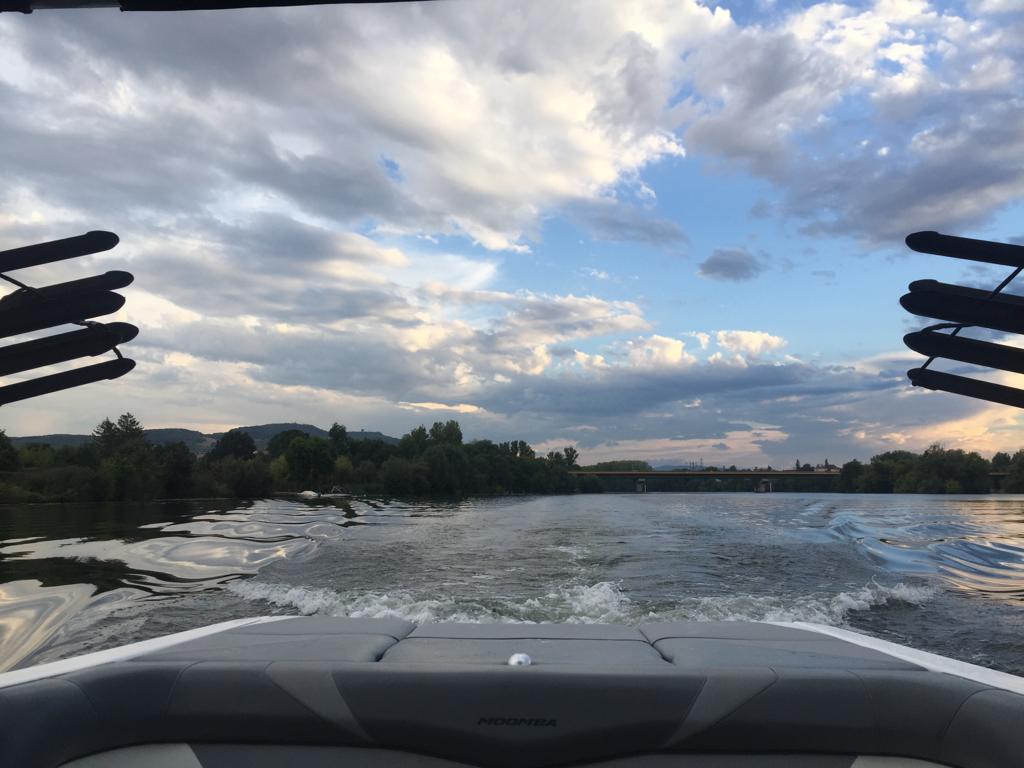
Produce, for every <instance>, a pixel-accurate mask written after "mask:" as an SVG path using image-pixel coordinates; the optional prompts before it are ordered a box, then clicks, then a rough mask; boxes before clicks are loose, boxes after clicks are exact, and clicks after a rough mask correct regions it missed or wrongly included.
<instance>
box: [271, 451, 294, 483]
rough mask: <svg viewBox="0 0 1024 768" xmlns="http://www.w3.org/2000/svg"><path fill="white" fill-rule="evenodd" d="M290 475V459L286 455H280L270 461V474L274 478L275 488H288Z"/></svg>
mask: <svg viewBox="0 0 1024 768" xmlns="http://www.w3.org/2000/svg"><path fill="white" fill-rule="evenodd" d="M290 475H291V472H290V470H289V468H288V459H286V458H285V457H284V456H278V457H277V458H276V459H273V460H272V461H271V462H270V476H271V477H272V478H273V481H274V487H275V488H278V489H284V488H287V487H288V478H289V477H290Z"/></svg>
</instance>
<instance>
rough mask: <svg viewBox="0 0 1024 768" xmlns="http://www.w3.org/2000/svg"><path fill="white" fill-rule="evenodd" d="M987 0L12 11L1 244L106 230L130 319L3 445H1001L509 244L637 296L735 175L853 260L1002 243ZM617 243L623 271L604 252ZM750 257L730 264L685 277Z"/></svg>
mask: <svg viewBox="0 0 1024 768" xmlns="http://www.w3.org/2000/svg"><path fill="white" fill-rule="evenodd" d="M1007 5H1008V4H1007V3H1005V2H1002V1H1001V0H977V2H969V3H967V4H966V6H963V7H958V8H955V9H949V8H942V9H937V7H936V6H935V5H932V4H929V3H924V2H907V3H891V2H878V3H873V4H870V5H868V6H866V7H859V6H853V5H847V4H842V3H829V4H817V5H813V6H809V7H802V6H801V7H793V8H788V9H786V10H783V11H773V12H772V13H771V14H770V15H765V16H759V17H758V21H757V22H756V23H750V24H742V23H740V22H738V21H737V20H736V19H735V18H734V17H733V16H732V15H731V14H730V13H729V12H728V11H727V10H726V9H724V8H721V7H718V8H709V7H707V6H705V5H701V4H699V3H696V2H686V1H682V0H627V1H625V2H618V1H617V0H578V1H575V0H566V1H565V2H559V3H550V2H547V1H546V0H523V1H522V2H518V3H514V4H503V3H431V4H424V5H405V4H390V5H388V6H386V7H385V6H380V7H369V6H363V7H359V8H356V7H344V8H295V9H281V10H263V9H261V10H258V11H238V12H231V13H224V14H193V15H189V14H170V15H160V16H155V15H154V16H150V15H146V14H138V15H130V14H125V15H122V16H121V17H119V18H118V19H117V23H116V24H112V23H111V17H110V15H109V14H104V13H102V12H100V13H84V12H83V13H77V12H76V13H60V14H56V13H55V14H35V15H33V16H32V17H30V18H22V17H20V16H15V15H12V14H5V15H4V16H3V17H2V18H0V103H3V104H4V110H3V111H2V112H0V135H3V137H4V141H3V142H0V166H2V167H3V168H4V185H3V189H2V190H0V208H2V210H3V213H2V214H0V247H4V246H5V245H7V244H10V245H18V244H23V243H25V242H31V241H33V240H39V239H45V238H46V237H50V236H54V237H56V236H64V235H66V234H68V232H69V231H71V232H74V231H81V230H84V229H89V228H96V227H107V228H111V229H115V230H116V231H118V232H119V233H120V234H121V235H122V245H121V246H120V247H119V248H118V249H117V250H115V251H113V252H111V253H110V254H106V255H103V256H97V257H94V258H92V259H87V260H83V265H84V267H85V268H88V269H92V268H93V267H97V266H99V267H102V268H104V269H106V268H118V267H122V268H128V269H130V270H131V271H133V272H134V273H135V274H136V276H137V282H136V286H134V287H133V289H132V290H131V292H130V297H129V303H128V306H127V307H126V309H125V310H124V311H123V313H122V315H123V319H127V320H129V321H135V322H137V323H138V324H139V325H140V326H142V328H143V333H142V335H141V336H140V338H139V340H138V341H137V342H133V345H132V347H133V352H132V354H133V355H135V356H136V357H137V359H138V360H139V368H138V369H137V371H136V372H134V373H133V374H132V375H131V376H130V377H126V378H125V379H124V380H120V381H119V382H118V383H117V387H118V389H117V392H118V395H117V402H116V403H112V402H110V401H107V400H104V399H103V396H102V395H101V394H100V392H103V393H107V392H109V391H112V390H101V389H99V388H96V389H89V388H86V389H85V390H83V391H82V392H81V393H79V392H71V393H66V394H63V395H59V396H54V399H52V400H50V401H48V402H47V403H45V404H43V406H41V407H38V406H37V407H31V406H30V407H28V408H25V407H13V408H12V409H11V412H10V413H9V414H7V415H6V416H5V423H6V424H8V425H9V426H10V429H11V431H12V432H22V433H24V432H28V431H45V430H46V429H47V428H53V429H55V430H57V431H64V430H67V429H70V428H79V429H87V428H89V427H91V426H92V425H93V424H95V422H96V421H98V420H99V418H101V417H102V416H104V415H108V414H107V413H104V412H102V411H104V410H109V409H110V408H113V407H116V408H119V409H120V408H131V409H132V410H133V411H138V413H139V415H140V416H142V417H143V418H144V420H145V421H147V422H148V423H150V424H154V425H155V424H174V423H182V422H187V423H193V424H195V425H200V426H213V425H217V426H227V425H231V424H238V423H245V422H250V423H251V422H253V421H259V420H266V421H270V420H291V419H293V418H295V417H296V412H297V411H298V412H300V413H302V414H308V416H307V415H303V418H309V419H310V420H316V421H318V423H321V424H326V423H330V421H332V420H334V419H336V418H343V420H346V421H349V422H350V423H351V422H359V421H364V422H365V425H366V426H371V425H372V426H374V427H379V428H382V429H385V430H389V431H393V432H401V431H404V430H405V429H407V428H408V427H409V426H411V425H412V424H413V423H415V420H416V419H419V418H426V417H427V416H428V415H429V413H430V412H431V411H432V410H445V411H448V412H451V413H456V414H458V415H459V418H460V419H462V420H464V423H465V425H466V428H467V434H473V433H474V432H473V431H474V430H476V434H482V433H488V434H494V435H496V436H500V435H502V434H505V435H507V436H511V434H509V433H510V432H515V433H518V436H521V437H527V438H529V439H533V440H538V441H540V440H544V439H547V438H550V436H551V435H553V434H578V435H581V445H584V447H587V446H589V447H588V450H593V451H599V450H605V451H607V452H608V455H609V456H610V455H611V454H613V453H614V452H615V451H616V450H621V451H624V452H629V455H636V456H638V457H644V458H647V457H650V456H659V455H663V456H673V455H677V453H673V452H674V451H676V452H679V451H683V452H685V451H688V450H698V449H700V450H709V451H710V450H717V451H720V452H721V454H722V455H723V456H722V457H723V458H728V459H729V460H730V463H732V462H733V461H737V462H741V463H742V461H743V460H744V459H746V460H749V461H750V462H751V463H776V464H781V463H782V461H780V460H779V459H781V458H785V459H786V460H785V464H786V465H789V463H790V462H791V461H792V459H793V458H794V457H793V456H789V455H788V454H790V453H795V452H798V453H799V455H801V457H803V458H807V457H810V455H811V453H813V452H819V453H823V452H824V451H826V450H828V446H835V445H836V444H837V441H853V444H854V445H856V446H857V448H856V450H857V451H860V452H861V455H865V454H869V453H870V452H872V451H873V450H876V449H881V448H884V447H886V446H887V445H889V444H891V442H892V441H894V440H897V439H899V440H902V441H904V444H905V445H907V446H912V447H913V446H917V445H918V444H919V443H920V441H922V440H926V439H931V438H933V437H934V436H935V435H936V434H940V433H941V432H942V430H943V429H948V433H949V434H951V435H955V436H956V437H955V439H956V440H957V441H958V444H963V445H968V444H969V442H970V439H971V435H974V436H975V437H976V438H977V439H979V440H980V441H982V442H984V444H986V445H988V444H991V445H995V444H996V443H998V442H999V441H1005V443H1006V444H1009V443H1012V441H1013V440H1015V439H1016V438H1015V437H1013V430H1012V427H1014V426H1015V425H1017V420H1016V419H1015V417H1010V416H1007V415H1006V414H1005V413H1003V412H998V413H997V412H995V411H992V410H987V409H986V407H985V406H982V405H979V404H977V403H973V402H970V401H964V400H955V399H951V398H949V397H945V396H941V395H940V396H933V395H931V394H928V393H919V392H913V391H912V390H910V389H909V388H908V385H907V382H906V378H905V370H906V368H908V367H911V366H912V365H913V360H912V359H911V358H908V357H907V356H906V355H902V356H901V355H896V356H892V357H889V358H886V359H885V360H873V361H867V362H865V361H855V362H853V363H849V364H845V365H834V364H829V363H808V362H805V361H802V360H801V359H799V358H798V357H789V356H786V355H784V354H780V353H781V351H782V350H783V348H784V345H785V344H786V342H785V341H784V340H783V338H782V335H785V331H784V330H782V329H781V328H773V327H765V328H764V329H762V330H744V331H738V330H729V329H728V328H727V329H723V330H710V329H709V326H708V325H707V322H708V321H702V320H700V318H697V319H695V320H689V319H688V322H692V323H693V325H689V326H688V327H691V328H692V327H698V328H699V327H703V328H705V330H702V331H696V332H693V333H690V334H688V333H677V332H675V331H674V330H670V329H673V328H678V327H679V326H678V321H677V320H675V319H673V318H672V317H671V316H668V315H666V314H665V312H664V309H663V307H662V306H661V305H659V304H658V302H659V299H658V297H657V296H656V295H654V294H655V293H656V292H654V291H652V296H650V297H643V298H641V297H635V298H634V297H629V296H628V295H623V294H621V293H614V292H613V289H615V288H617V287H620V285H619V284H616V283H615V282H614V281H612V280H607V281H605V278H607V274H606V273H604V272H603V271H602V270H597V271H596V272H591V277H594V278H596V279H598V280H602V283H600V284H597V283H593V281H589V280H588V281H587V283H588V286H592V287H595V288H601V289H603V290H604V291H607V295H591V294H590V293H589V292H588V291H584V290H581V289H580V288H579V287H578V285H577V283H578V282H579V279H580V273H579V267H580V264H579V262H575V263H571V264H569V265H568V267H567V269H568V272H569V277H568V278H565V276H564V275H561V274H560V273H557V272H555V271H553V272H552V273H551V274H543V275H540V276H535V275H533V274H532V272H534V271H537V270H536V266H535V265H536V264H538V263H541V262H540V260H539V259H538V260H537V261H533V260H531V259H532V257H531V256H530V255H529V254H528V253H527V252H528V251H531V250H532V251H539V250H542V249H543V250H545V254H544V258H545V260H546V261H547V263H552V262H557V261H558V260H557V259H554V258H548V256H547V253H546V251H547V249H555V248H557V247H559V245H560V243H559V241H558V240H557V237H558V234H557V226H555V227H552V229H553V230H556V234H555V236H554V237H551V238H549V239H550V240H552V241H554V245H552V244H551V243H545V242H544V237H548V230H547V229H546V226H547V225H548V223H549V222H554V223H555V224H556V225H557V223H558V221H559V220H560V219H562V218H568V219H570V220H571V221H572V222H573V223H575V224H576V225H578V226H579V227H582V228H583V229H585V230H586V231H588V232H589V233H590V235H591V236H592V237H593V238H594V239H596V240H602V241H614V242H616V243H628V244H633V245H637V244H638V245H640V246H642V247H641V248H639V249H638V252H639V253H641V254H646V258H648V259H649V260H650V262H651V266H652V268H651V269H650V270H649V271H647V265H645V266H644V268H643V269H641V268H637V269H636V270H635V271H636V272H638V273H639V272H641V271H643V272H644V273H645V274H650V275H653V276H655V278H657V277H658V273H657V272H656V268H657V264H654V262H657V261H658V260H662V261H667V260H668V259H667V258H666V257H665V256H664V253H669V254H674V253H675V252H677V251H680V250H681V249H682V248H683V247H684V246H685V245H686V243H687V236H686V232H687V230H689V229H691V228H694V227H695V226H696V224H697V223H698V221H699V217H701V216H702V211H703V209H702V207H701V204H702V201H701V200H700V199H699V196H700V194H701V189H700V184H699V181H700V177H699V174H702V173H709V174H710V173H720V172H725V173H729V174H734V175H738V176H739V177H740V179H741V180H743V181H744V182H746V181H749V179H748V177H749V176H753V177H756V179H758V180H759V181H758V183H759V184H763V185H764V186H765V187H767V188H768V190H767V192H766V193H765V195H766V198H767V199H770V200H771V201H772V202H771V203H770V204H767V203H766V204H764V205H760V206H758V209H759V211H761V212H762V213H763V214H764V215H766V216H774V217H778V218H780V219H784V220H787V221H788V220H793V221H795V222H796V224H797V225H798V226H799V227H800V228H801V229H802V231H803V232H804V233H805V236H809V237H816V236H834V235H842V236H852V237H856V238H859V239H860V240H861V241H863V242H864V243H866V244H867V245H868V247H872V248H873V247H877V246H879V245H884V244H889V243H892V242H894V241H895V240H896V239H897V238H901V237H902V236H903V235H904V234H906V232H907V231H910V230H912V229H917V228H937V229H945V230H951V229H958V228H966V227H970V226H977V225H979V224H981V223H984V222H986V221H988V220H990V219H991V218H992V217H993V216H995V215H996V214H997V213H998V212H999V211H1001V210H1004V209H1005V208H1006V207H1007V206H1008V205H1011V204H1012V203H1014V202H1015V201H1019V200H1020V199H1021V197H1022V196H1024V170H1022V167H1021V165H1020V163H1019V158H1020V157H1021V156H1022V155H1024V134H1022V133H1021V131H1020V130H1019V126H1020V125H1021V123H1022V122H1024V120H1022V118H1024V99H1022V94H1021V86H1020V83H1021V82H1024V78H1022V67H1024V44H1022V42H1021V41H1022V40H1024V28H1022V23H1024V22H1022V21H1021V19H1020V18H1018V17H1017V16H1014V15H1012V14H1001V15H1000V16H999V17H998V18H996V17H991V18H990V17H988V16H986V15H985V14H988V13H990V12H991V13H995V12H997V11H1004V10H1006V7H1005V6H1007ZM971 13H974V14H981V15H980V16H976V17H975V16H970V15H969V14H971ZM883 149H887V150H888V151H887V152H886V151H882V150H883ZM659 164H660V165H659ZM655 167H657V168H658V173H650V171H651V170H652V169H654V168H655ZM677 167H678V168H679V169H682V171H683V172H684V173H682V174H680V178H681V179H682V180H683V182H681V183H685V184H686V185H687V186H685V188H683V189H682V191H680V192H679V199H678V200H672V201H670V203H671V204H670V205H666V206H664V207H660V206H661V205H662V203H663V201H662V200H659V199H658V198H657V197H656V196H655V194H654V191H653V187H654V186H656V184H655V182H654V181H653V180H652V179H657V178H659V177H661V176H662V173H663V172H667V171H671V170H673V168H677ZM691 173H692V174H693V175H689V174H691ZM665 175H667V174H665ZM691 182H693V183H694V185H695V186H694V188H693V189H691V188H690V187H689V186H688V185H689V184H690V183H691ZM661 189H662V187H659V188H658V191H659V193H660V192H661ZM669 209H670V210H671V211H672V213H671V214H668V213H666V210H669ZM684 225H685V226H684ZM542 235H543V237H542ZM695 237H696V236H695ZM573 239H574V240H575V239H576V238H575V236H574V237H573ZM711 242H716V241H715V240H712V241H711ZM717 242H723V240H718V241H717ZM613 247H614V248H615V249H616V251H617V252H622V253H626V252H627V251H628V254H629V258H633V250H632V249H631V248H628V247H623V246H607V245H604V244H600V245H596V246H595V248H608V249H612V248H613ZM619 249H621V251H620V250H619ZM650 249H655V250H657V251H661V252H662V253H661V254H658V253H655V254H650V253H649V250H650ZM601 258H604V254H603V253H602V254H601ZM588 259H589V257H588ZM591 263H593V262H591ZM601 263H609V262H606V261H602V262H601ZM780 263H781V262H780ZM766 268H767V265H766V264H765V263H764V261H763V260H762V259H761V258H760V257H755V256H754V255H753V254H751V253H749V252H748V251H746V250H743V249H739V248H724V249H718V250H715V251H714V252H712V254H711V255H710V256H709V257H708V258H707V259H705V261H704V262H703V263H701V264H700V267H699V274H700V275H702V276H704V277H708V278H712V279H718V280H725V281H734V282H735V281H742V280H751V279H753V278H755V277H757V276H758V275H759V274H761V273H762V272H763V271H764V270H765V269H766ZM70 271H72V270H70V269H69V268H67V267H66V266H61V265H56V266H52V267H46V268H41V269H40V271H39V273H38V274H40V275H43V276H51V275H52V276H55V277H59V278H60V279H69V272H70ZM612 271H613V272H614V270H612ZM815 274H816V276H817V277H820V278H823V279H825V280H830V279H832V277H833V276H831V275H830V274H829V270H817V271H816V273H815ZM523 275H527V276H528V277H527V283H526V284H525V285H522V284H521V282H520V283H518V284H517V282H516V281H517V280H519V281H521V280H522V279H523V278H522V276H523ZM74 276H79V275H78V274H74ZM796 277H797V275H796V274H795V273H794V278H796ZM534 278H536V279H534ZM573 280H575V281H576V282H572V281H573ZM653 282H654V280H653V279H652V280H647V281H645V284H652V283H653ZM637 285H638V286H639V285H641V283H639V282H638V283H637ZM517 287H518V288H521V289H520V290H517ZM628 298H632V299H633V300H627V299H628ZM780 334H782V335H780ZM794 338H795V337H794ZM794 343H796V342H795V341H794ZM797 353H799V350H795V351H794V354H797ZM340 414H345V415H344V416H341V415H340ZM410 420H412V421H410ZM930 425H934V427H932V426H930ZM985 425H996V426H993V427H991V428H989V427H987V426H985ZM587 440H589V441H590V442H589V443H587V442H586V441H587ZM612 441H616V446H611V445H610V443H611V442H612ZM723 444H724V445H727V446H729V450H728V451H725V450H722V449H721V448H718V447H717V446H721V445H723ZM599 446H603V447H600V448H599ZM702 446H703V447H702ZM851 450H852V449H851ZM645 451H646V452H647V454H646V456H644V455H643V454H644V452H645ZM830 458H833V459H834V460H838V458H839V457H835V456H831V457H830Z"/></svg>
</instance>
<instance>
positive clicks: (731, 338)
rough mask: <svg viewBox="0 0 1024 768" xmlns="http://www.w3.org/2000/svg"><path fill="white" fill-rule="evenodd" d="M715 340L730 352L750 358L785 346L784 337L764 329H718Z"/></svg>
mask: <svg viewBox="0 0 1024 768" xmlns="http://www.w3.org/2000/svg"><path fill="white" fill-rule="evenodd" d="M715 341H717V342H718V346H720V347H723V348H724V349H727V350H729V351H730V352H734V353H736V354H739V355H744V356H747V357H750V358H759V357H761V356H762V355H764V354H765V353H766V352H774V351H775V350H777V349H782V347H784V346H786V340H785V339H783V338H781V337H779V336H773V335H772V334H770V333H765V332H764V331H718V332H717V333H716V334H715Z"/></svg>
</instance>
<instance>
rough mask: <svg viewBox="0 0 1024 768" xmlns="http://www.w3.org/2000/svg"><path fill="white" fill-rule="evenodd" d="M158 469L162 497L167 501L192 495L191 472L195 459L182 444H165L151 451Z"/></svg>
mask: <svg viewBox="0 0 1024 768" xmlns="http://www.w3.org/2000/svg"><path fill="white" fill-rule="evenodd" d="M153 453H154V458H155V459H156V463H157V466H158V467H159V468H160V478H161V480H160V484H161V487H162V495H163V497H164V498H167V499H183V498H187V497H188V496H189V495H190V494H191V493H192V472H193V470H194V469H195V465H196V457H195V454H193V453H192V451H190V450H189V449H188V446H187V445H185V444H184V443H181V442H178V443H167V444H166V445H158V446H157V447H156V448H154V449H153Z"/></svg>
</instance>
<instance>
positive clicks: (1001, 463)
mask: <svg viewBox="0 0 1024 768" xmlns="http://www.w3.org/2000/svg"><path fill="white" fill-rule="evenodd" d="M990 463H991V465H992V471H993V472H1006V471H1007V470H1008V469H1009V468H1010V454H1008V453H1006V452H1005V451H999V452H998V453H997V454H995V455H994V456H993V457H992V461H991V462H990Z"/></svg>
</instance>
